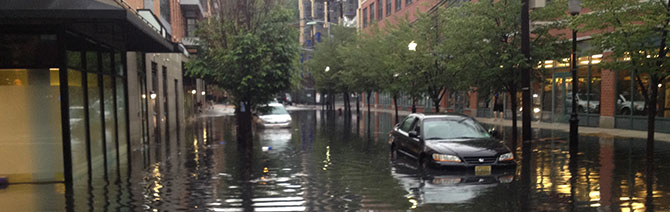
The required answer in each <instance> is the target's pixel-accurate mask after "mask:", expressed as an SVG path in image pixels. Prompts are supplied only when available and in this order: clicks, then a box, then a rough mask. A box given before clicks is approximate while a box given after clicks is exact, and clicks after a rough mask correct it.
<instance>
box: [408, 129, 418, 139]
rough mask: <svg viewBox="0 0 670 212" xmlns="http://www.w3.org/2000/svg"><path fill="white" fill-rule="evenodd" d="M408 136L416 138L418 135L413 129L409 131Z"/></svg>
mask: <svg viewBox="0 0 670 212" xmlns="http://www.w3.org/2000/svg"><path fill="white" fill-rule="evenodd" d="M409 137H410V138H418V137H419V133H417V132H416V131H414V130H412V131H409Z"/></svg>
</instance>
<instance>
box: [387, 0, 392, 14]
mask: <svg viewBox="0 0 670 212" xmlns="http://www.w3.org/2000/svg"><path fill="white" fill-rule="evenodd" d="M391 1H393V0H386V16H387V17H388V16H390V15H391V10H392V8H391Z"/></svg>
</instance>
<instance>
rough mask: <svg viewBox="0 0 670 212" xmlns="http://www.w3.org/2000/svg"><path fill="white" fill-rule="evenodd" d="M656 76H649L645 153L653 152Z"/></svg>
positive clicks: (656, 90)
mask: <svg viewBox="0 0 670 212" xmlns="http://www.w3.org/2000/svg"><path fill="white" fill-rule="evenodd" d="M657 85H658V77H657V76H656V75H655V74H652V75H651V76H650V77H649V95H650V96H649V104H647V155H649V154H654V132H655V131H656V113H657V111H656V104H657V102H658V87H657Z"/></svg>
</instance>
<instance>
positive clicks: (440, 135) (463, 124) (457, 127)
mask: <svg viewBox="0 0 670 212" xmlns="http://www.w3.org/2000/svg"><path fill="white" fill-rule="evenodd" d="M423 132H424V138H425V139H426V140H434V139H453V138H490V137H491V136H490V135H489V134H488V133H487V132H486V130H484V128H483V127H482V126H481V125H479V124H478V123H477V122H475V121H474V120H472V119H470V118H458V119H453V118H432V119H425V120H424V122H423Z"/></svg>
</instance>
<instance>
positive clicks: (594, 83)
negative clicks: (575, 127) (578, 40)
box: [585, 65, 602, 114]
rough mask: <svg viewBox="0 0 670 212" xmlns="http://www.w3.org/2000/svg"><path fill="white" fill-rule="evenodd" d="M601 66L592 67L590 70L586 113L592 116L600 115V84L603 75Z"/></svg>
mask: <svg viewBox="0 0 670 212" xmlns="http://www.w3.org/2000/svg"><path fill="white" fill-rule="evenodd" d="M600 70H601V69H600V66H599V65H592V66H591V70H590V77H589V80H588V81H589V84H588V87H587V89H588V95H586V96H585V97H586V101H587V102H586V107H585V109H586V110H585V111H586V112H587V113H590V114H600V82H601V79H602V78H601V76H602V75H601V73H600Z"/></svg>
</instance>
